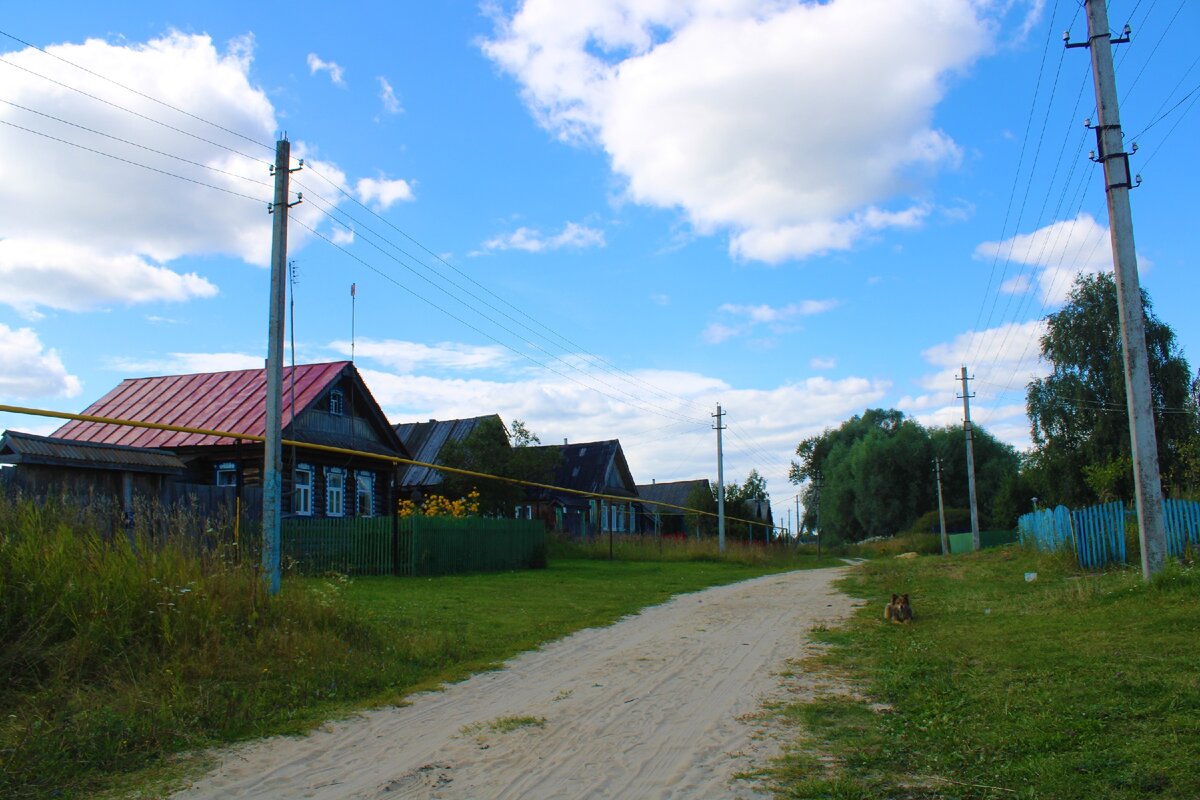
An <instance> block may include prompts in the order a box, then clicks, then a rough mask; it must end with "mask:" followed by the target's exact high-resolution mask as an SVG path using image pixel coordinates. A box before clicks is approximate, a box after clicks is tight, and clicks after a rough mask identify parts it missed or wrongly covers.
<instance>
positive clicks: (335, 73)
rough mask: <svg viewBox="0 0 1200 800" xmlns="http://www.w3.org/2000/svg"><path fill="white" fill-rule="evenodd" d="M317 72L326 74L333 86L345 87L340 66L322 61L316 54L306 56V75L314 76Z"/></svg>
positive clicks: (332, 62)
mask: <svg viewBox="0 0 1200 800" xmlns="http://www.w3.org/2000/svg"><path fill="white" fill-rule="evenodd" d="M318 72H328V73H329V80H330V81H332V82H333V85H334V86H345V85H346V79H345V77H344V76H343V70H342V67H341V65H339V64H338V63H337V62H334V61H322V60H321V57H320V56H318V55H317V54H316V53H309V54H308V74H309V75H316V74H317V73H318Z"/></svg>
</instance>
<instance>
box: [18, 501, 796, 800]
mask: <svg viewBox="0 0 1200 800" xmlns="http://www.w3.org/2000/svg"><path fill="white" fill-rule="evenodd" d="M0 511H5V509H0ZM7 511H8V512H10V515H9V516H7V517H5V518H4V519H0V522H2V523H3V525H0V532H3V533H4V535H3V536H0V595H2V596H3V598H4V600H5V604H4V606H3V609H2V610H3V613H4V615H5V617H4V618H5V620H6V621H7V622H6V625H7V627H6V628H5V630H3V631H0V644H3V645H4V646H3V647H0V678H2V679H3V680H2V681H0V796H2V797H4V798H6V799H7V798H44V797H56V798H69V797H93V796H97V795H109V794H110V795H111V796H122V795H123V794H124V792H125V791H126V790H127V789H128V787H129V786H141V787H144V788H145V789H146V791H147V792H148V796H154V795H155V794H156V793H157V792H159V791H161V788H162V787H163V786H165V785H169V782H170V780H172V779H173V778H174V777H175V776H177V775H178V774H179V773H180V771H181V770H182V769H185V768H187V766H186V765H185V766H180V765H179V764H177V763H175V762H173V760H172V759H171V758H169V757H170V756H171V755H172V754H177V753H186V752H197V751H203V750H204V749H205V748H207V747H210V746H212V745H217V744H223V743H227V742H231V741H237V740H240V739H246V738H253V737H260V736H266V735H271V734H277V733H294V732H301V731H304V730H307V729H309V728H311V727H312V726H314V725H316V724H319V723H320V722H322V721H324V720H326V719H329V718H331V717H335V716H339V715H344V714H346V713H349V712H352V711H354V710H356V709H359V708H363V707H367V706H371V705H379V704H386V703H391V702H400V701H401V700H402V699H403V698H404V696H405V695H407V694H409V693H411V692H413V691H414V690H417V689H423V688H429V687H433V686H436V685H438V684H440V683H443V682H446V681H452V680H456V679H460V678H463V677H465V676H467V675H469V674H471V673H472V672H476V671H479V670H482V669H487V668H489V667H493V666H495V665H497V664H499V663H501V662H503V661H504V660H506V659H508V658H510V657H512V656H514V655H515V654H517V653H519V652H521V651H524V650H527V649H530V648H533V647H536V646H538V645H539V644H541V643H543V642H547V641H550V640H553V639H557V638H560V637H562V636H565V635H567V634H569V633H571V632H572V631H575V630H579V629H581V628H585V627H591V626H597V625H605V624H608V623H611V622H613V621H614V620H617V619H619V618H620V617H622V616H624V615H627V614H631V613H634V612H636V611H638V610H639V609H641V608H644V607H646V606H648V605H653V604H657V603H660V602H663V601H664V600H666V599H668V598H669V597H671V596H672V595H674V594H678V593H681V592H690V591H695V590H699V589H703V588H706V587H709V586H714V585H718V584H725V583H731V582H735V581H739V580H744V579H747V578H752V577H756V576H759V575H763V574H767V573H770V572H773V571H778V570H779V569H781V567H780V566H778V565H775V566H769V565H768V566H749V565H745V564H738V563H723V562H714V561H700V562H680V561H663V562H628V561H615V562H608V561H602V560H591V559H575V560H570V559H561V560H553V561H552V562H551V564H550V566H549V567H548V568H547V569H543V570H531V571H523V572H507V573H489V574H474V575H464V576H448V577H437V578H361V579H353V580H350V579H346V578H344V577H339V576H334V577H329V578H322V579H310V578H287V579H285V581H284V586H283V591H282V593H281V594H280V596H279V597H277V598H267V597H266V596H265V595H264V594H263V592H262V582H261V581H260V580H259V579H258V578H256V577H255V573H254V571H253V565H244V566H240V567H239V566H232V567H229V566H221V565H220V564H213V563H209V562H205V563H203V564H201V563H199V562H195V563H194V562H193V561H191V560H189V559H190V558H191V557H190V556H188V555H187V554H186V553H183V552H181V551H175V550H171V549H170V548H166V549H163V550H161V551H157V550H154V548H153V546H151V545H143V549H142V550H141V551H140V552H141V554H140V555H139V554H138V553H135V552H132V551H130V550H129V548H127V547H124V548H123V547H121V546H116V547H113V546H108V545H104V544H101V543H99V542H98V541H97V540H95V539H94V538H91V537H89V536H88V535H87V534H86V533H81V532H73V531H72V530H70V528H69V527H68V526H66V525H58V526H57V527H56V526H54V525H53V524H49V523H47V521H46V520H44V519H41V518H40V517H38V516H37V515H36V514H35V515H33V516H30V515H29V514H28V513H27V512H23V511H20V510H19V509H7ZM18 512H19V513H21V514H26V517H28V518H26V517H20V518H19V519H18V516H19V514H18ZM788 561H789V563H790V561H791V559H788ZM809 561H810V562H811V561H815V559H809ZM191 766H193V767H194V764H193V765H191ZM164 781H165V783H164Z"/></svg>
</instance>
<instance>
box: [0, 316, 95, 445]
mask: <svg viewBox="0 0 1200 800" xmlns="http://www.w3.org/2000/svg"><path fill="white" fill-rule="evenodd" d="M81 389H82V384H80V382H79V378H77V377H75V376H74V375H72V374H70V373H69V372H67V368H66V367H65V366H64V365H63V363H62V359H61V358H59V356H58V353H57V352H56V351H54V350H47V349H45V346H44V345H43V344H42V342H41V339H39V338H38V335H37V332H36V331H34V330H33V329H32V328H16V329H14V328H10V327H8V326H7V325H4V324H3V323H0V397H6V398H10V399H14V400H29V399H34V398H43V397H74V396H75V395H77V394H79V392H80V390H81ZM22 430H27V428H22Z"/></svg>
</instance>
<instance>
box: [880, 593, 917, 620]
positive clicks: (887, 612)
mask: <svg viewBox="0 0 1200 800" xmlns="http://www.w3.org/2000/svg"><path fill="white" fill-rule="evenodd" d="M883 618H884V619H885V620H888V621H891V622H895V623H897V624H899V623H901V622H909V621H911V620H912V618H913V612H912V604H911V603H910V602H909V601H908V595H907V594H893V595H892V602H890V603H888V604H887V605H886V606H884V609H883Z"/></svg>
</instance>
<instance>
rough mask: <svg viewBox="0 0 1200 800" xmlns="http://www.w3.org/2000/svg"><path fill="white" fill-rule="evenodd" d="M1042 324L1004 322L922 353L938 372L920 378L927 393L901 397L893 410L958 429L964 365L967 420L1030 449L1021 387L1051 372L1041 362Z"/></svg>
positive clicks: (1040, 321)
mask: <svg viewBox="0 0 1200 800" xmlns="http://www.w3.org/2000/svg"><path fill="white" fill-rule="evenodd" d="M1045 332H1046V323H1045V321H1044V320H1031V321H1029V322H1022V323H1015V322H1014V323H1008V324H1006V325H1001V326H998V327H995V328H990V329H988V330H984V331H972V332H968V333H963V334H960V335H958V336H956V337H955V338H954V339H952V340H951V341H949V342H943V343H940V344H937V345H934V346H933V347H930V348H928V349H926V350H925V351H923V352H922V353H921V355H922V357H923V358H924V359H925V362H926V363H928V364H930V365H931V366H933V367H935V368H936V371H934V372H930V373H927V374H926V375H924V376H922V377H921V378H920V379H919V380H918V382H917V383H918V385H919V386H920V387H921V388H922V389H924V390H925V393H923V394H918V395H907V396H905V397H902V398H901V399H900V401H899V402H898V403H897V404H896V407H897V408H899V409H900V410H902V411H905V412H907V413H910V414H912V415H913V416H914V417H915V418H916V419H917V420H918V421H919V422H921V423H922V424H924V425H938V426H940V425H960V424H962V421H963V416H962V413H963V408H962V400H961V393H962V382H961V381H960V380H959V376H960V374H961V370H962V367H963V366H964V365H965V366H967V368H968V370H967V375H968V377H970V378H971V379H972V380H971V381H970V391H971V392H972V393H973V395H974V399H973V400H972V401H971V417H972V419H973V420H974V421H975V422H976V424H979V425H982V426H984V427H986V428H987V429H988V431H989V432H990V433H992V434H993V435H995V436H997V437H999V438H1001V439H1002V440H1003V441H1007V442H1008V443H1009V444H1012V445H1013V446H1015V447H1018V448H1025V447H1028V446H1029V421H1028V418H1027V417H1026V416H1025V399H1024V398H1025V387H1026V385H1028V383H1029V382H1030V381H1032V380H1034V379H1035V378H1039V377H1043V376H1045V375H1046V374H1047V373H1048V371H1049V369H1048V366H1047V365H1046V364H1045V363H1044V362H1042V360H1041V358H1040V354H1041V348H1040V344H1039V341H1040V339H1041V337H1042V336H1043V334H1045Z"/></svg>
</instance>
